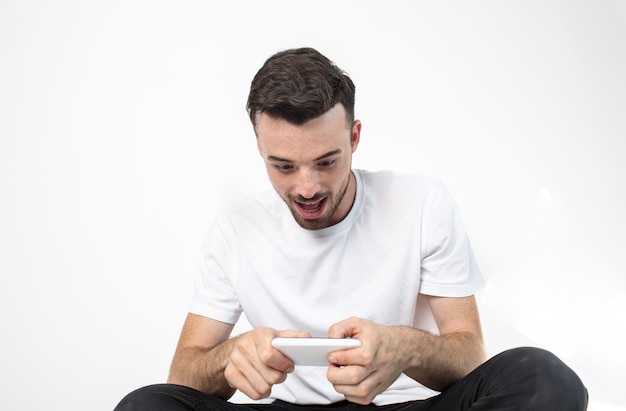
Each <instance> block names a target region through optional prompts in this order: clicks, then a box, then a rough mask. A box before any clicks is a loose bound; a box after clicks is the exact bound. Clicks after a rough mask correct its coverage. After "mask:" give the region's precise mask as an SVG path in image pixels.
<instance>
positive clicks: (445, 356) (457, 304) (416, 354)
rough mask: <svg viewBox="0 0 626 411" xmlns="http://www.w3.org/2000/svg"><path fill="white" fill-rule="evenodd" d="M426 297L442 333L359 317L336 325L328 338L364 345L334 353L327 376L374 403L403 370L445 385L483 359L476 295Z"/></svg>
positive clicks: (357, 398) (352, 397)
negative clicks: (346, 339)
mask: <svg viewBox="0 0 626 411" xmlns="http://www.w3.org/2000/svg"><path fill="white" fill-rule="evenodd" d="M420 298H427V299H428V302H429V304H430V307H431V309H432V311H433V314H434V317H435V320H436V322H437V326H438V328H439V331H440V335H433V334H430V333H428V332H426V331H422V330H418V329H414V328H411V327H386V326H382V325H380V324H375V323H372V322H369V321H366V320H362V319H359V318H350V319H348V320H345V321H342V322H339V323H337V324H335V325H333V326H332V327H331V328H330V330H329V336H330V337H338V338H341V337H353V338H358V339H360V340H361V342H362V346H361V348H358V349H353V350H347V351H338V352H335V353H332V354H331V355H330V358H329V360H330V362H331V363H332V364H333V365H331V366H330V367H329V369H328V373H327V376H328V379H329V380H330V381H331V382H332V383H333V385H334V386H335V389H336V390H337V391H338V392H340V393H343V394H344V395H345V396H346V399H348V400H349V401H352V402H356V403H360V404H368V403H370V402H371V401H372V400H373V399H374V397H375V396H376V395H378V394H379V393H381V392H383V391H384V390H386V389H387V388H388V387H389V386H390V385H391V384H392V383H393V382H394V381H395V380H396V379H397V378H398V377H399V376H400V374H401V373H405V374H406V375H408V376H409V377H411V378H413V379H415V380H416V381H418V382H420V383H422V384H424V385H426V386H428V387H431V388H433V389H436V390H443V389H445V388H447V387H448V386H450V385H451V384H453V383H454V382H456V381H458V380H459V379H461V378H462V377H464V376H465V375H467V374H468V373H469V372H470V371H472V370H473V369H474V368H476V367H477V366H478V365H479V364H481V363H482V362H483V361H484V360H485V358H486V356H485V352H484V348H483V339H482V331H481V327H480V320H479V316H478V310H477V307H476V301H475V299H474V297H473V296H471V297H464V298H443V297H431V296H425V295H421V296H420Z"/></svg>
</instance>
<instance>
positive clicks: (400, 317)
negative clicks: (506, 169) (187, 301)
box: [116, 48, 587, 411]
mask: <svg viewBox="0 0 626 411" xmlns="http://www.w3.org/2000/svg"><path fill="white" fill-rule="evenodd" d="M354 98H355V87H354V84H353V83H352V81H351V79H350V78H349V77H348V76H347V75H346V73H344V72H343V71H342V70H340V69H339V68H338V67H337V66H336V65H335V64H334V63H333V62H331V61H330V60H329V59H327V58H326V57H325V56H323V55H322V54H320V53H319V52H317V51H316V50H314V49H310V48H302V49H292V50H286V51H282V52H279V53H277V54H275V55H273V56H272V57H270V58H269V59H268V60H267V61H266V62H265V64H264V65H263V67H262V68H261V69H260V70H259V71H258V73H257V74H256V76H255V77H254V79H253V81H252V84H251V89H250V94H249V97H248V104H247V107H248V111H249V115H250V120H251V121H252V125H253V128H254V132H255V134H256V142H257V145H258V150H259V153H260V155H261V157H262V158H263V160H264V162H265V166H266V170H267V174H268V176H269V179H270V181H271V183H272V186H273V188H274V189H273V190H269V191H267V192H264V193H262V194H260V195H257V196H255V197H252V198H249V199H246V200H244V201H242V202H239V203H237V204H234V205H232V206H230V207H228V208H227V209H226V210H224V211H223V213H221V214H220V215H219V216H218V217H217V219H216V221H215V223H214V225H213V226H212V228H211V230H210V232H209V234H208V236H207V240H206V242H205V245H204V255H203V259H202V265H201V269H200V272H199V275H198V277H197V281H196V285H195V294H194V297H193V301H192V304H191V308H190V313H189V314H188V317H187V319H186V321H185V324H184V326H183V329H182V332H181V336H180V340H179V343H178V347H177V349H176V353H175V355H174V359H173V361H172V365H171V370H170V375H169V378H168V383H167V384H159V385H152V386H148V387H144V388H141V389H139V390H137V391H134V392H132V393H131V394H129V395H128V396H127V397H126V398H124V399H123V400H122V401H121V402H120V404H119V405H118V407H117V408H116V410H119V411H122V410H201V409H207V410H208V409H220V410H232V411H248V410H266V409H268V410H269V409H274V408H283V409H290V410H292V409H300V408H302V407H303V406H304V408H313V407H315V408H316V409H323V408H329V409H330V408H333V409H337V408H341V409H350V408H354V407H359V408H372V409H374V408H375V409H380V408H381V407H382V408H386V409H389V410H400V409H407V410H409V409H410V410H426V409H428V410H442V411H450V410H469V409H471V410H496V409H507V410H513V409H520V410H522V409H523V410H547V409H550V410H557V409H558V410H584V409H586V404H587V392H586V389H585V387H584V386H583V384H582V382H581V381H580V379H579V378H578V377H577V376H576V374H575V373H574V372H573V371H572V370H571V369H570V368H569V367H567V366H566V365H565V364H564V363H563V362H562V361H560V360H559V359H558V358H556V357H555V356H554V355H553V354H551V353H549V352H546V351H544V350H540V349H537V348H529V347H526V348H518V349H513V350H509V351H506V352H504V353H501V354H499V355H496V356H495V357H493V358H491V359H489V360H487V358H486V354H485V348H484V346H483V337H482V331H481V325H480V320H479V314H478V309H477V306H476V301H475V298H474V294H475V292H476V291H477V290H478V289H479V288H480V287H481V286H482V284H483V278H482V275H481V273H480V271H479V268H478V265H477V263H476V261H475V257H474V254H473V252H472V249H471V246H470V243H469V240H468V238H467V235H466V233H465V230H464V228H463V225H462V222H461V219H460V216H459V212H458V211H457V208H456V206H455V204H454V201H453V200H452V197H451V195H450V193H449V192H448V191H447V189H446V188H445V187H444V186H443V185H442V183H441V182H440V181H438V180H437V179H435V178H430V177H423V176H419V175H413V174H402V173H395V172H388V171H382V172H369V171H364V170H357V169H353V168H352V154H353V153H354V152H355V151H356V149H357V147H358V145H359V141H360V136H361V126H362V124H361V121H359V120H356V119H355V116H354ZM394 121H398V119H394ZM399 149H401V147H400V148H399ZM242 312H245V313H246V316H247V318H248V320H249V322H250V324H251V325H252V326H253V329H252V330H251V331H249V332H246V333H244V334H242V335H238V336H234V337H231V332H232V330H233V326H234V324H235V323H236V322H237V320H238V319H239V317H240V315H241V313H242ZM278 337H280V338H281V339H284V338H309V337H328V338H335V339H347V338H349V339H351V340H358V344H357V345H358V346H355V347H348V348H346V349H340V350H337V351H332V352H330V353H329V354H328V355H327V364H326V365H323V366H319V365H318V366H311V365H299V364H298V363H297V359H296V362H295V363H294V358H290V356H289V355H287V354H286V351H287V350H286V349H284V351H285V352H283V351H281V348H280V346H277V344H276V343H274V344H273V341H274V340H275V339H276V338H278ZM283 341H284V340H283ZM287 341H288V340H287ZM292 357H293V355H292ZM236 390H240V391H241V392H243V393H244V394H246V395H247V396H248V397H250V398H251V399H253V400H262V401H259V402H255V403H253V404H233V403H230V402H228V399H229V398H230V397H231V396H232V395H233V394H234V392H235V391H236Z"/></svg>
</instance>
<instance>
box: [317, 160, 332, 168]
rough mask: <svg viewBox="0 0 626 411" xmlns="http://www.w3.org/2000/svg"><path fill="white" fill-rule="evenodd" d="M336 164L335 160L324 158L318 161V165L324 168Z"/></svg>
mask: <svg viewBox="0 0 626 411" xmlns="http://www.w3.org/2000/svg"><path fill="white" fill-rule="evenodd" d="M334 164H335V160H323V161H320V162H319V163H317V165H318V166H319V167H322V168H327V167H331V166H332V165H334Z"/></svg>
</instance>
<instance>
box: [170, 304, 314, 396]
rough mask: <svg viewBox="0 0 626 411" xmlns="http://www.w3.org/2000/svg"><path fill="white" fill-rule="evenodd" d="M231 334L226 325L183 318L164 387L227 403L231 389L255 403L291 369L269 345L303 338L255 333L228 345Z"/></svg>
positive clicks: (266, 330)
mask: <svg viewBox="0 0 626 411" xmlns="http://www.w3.org/2000/svg"><path fill="white" fill-rule="evenodd" d="M232 329H233V325H232V324H226V323H222V322H220V321H216V320H213V319H210V318H206V317H202V316H199V315H195V314H189V315H188V316H187V319H186V321H185V324H184V326H183V330H182V332H181V336H180V339H179V342H178V346H177V347H176V353H175V354H174V359H173V360H172V365H171V367H170V374H169V377H168V380H167V381H168V383H171V384H179V385H184V386H187V387H191V388H195V389H197V390H199V391H203V392H206V393H207V394H211V395H215V396H218V397H221V398H224V399H228V398H230V397H231V396H232V395H233V394H234V393H235V390H237V389H239V390H240V391H242V392H243V393H244V394H246V395H247V396H248V397H250V398H252V399H255V400H256V399H261V398H264V397H267V396H268V395H269V394H270V392H271V387H272V385H274V384H278V383H281V382H283V381H284V380H285V379H286V378H287V374H288V373H290V372H291V371H293V368H294V365H293V362H292V361H291V360H289V359H288V358H287V357H285V356H284V355H282V354H281V353H280V351H278V350H276V349H275V348H273V347H272V346H271V341H272V339H274V338H275V337H306V336H309V334H308V333H302V332H296V331H291V330H287V331H277V330H273V329H270V328H256V329H254V330H252V331H249V332H247V333H245V334H242V335H240V336H237V337H234V338H230V339H229V338H228V337H229V335H230V333H231V331H232Z"/></svg>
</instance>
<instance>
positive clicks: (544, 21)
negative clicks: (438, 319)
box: [0, 0, 626, 411]
mask: <svg viewBox="0 0 626 411" xmlns="http://www.w3.org/2000/svg"><path fill="white" fill-rule="evenodd" d="M383 4H384V5H383ZM305 45H306V46H313V47H316V48H318V49H319V50H320V51H322V52H323V53H324V54H326V55H327V56H328V57H329V58H331V59H332V60H334V61H336V62H337V64H338V65H339V66H340V67H341V68H343V69H344V70H346V71H347V72H348V73H349V75H350V76H351V77H352V78H353V80H354V82H355V83H356V85H357V107H356V109H357V117H358V118H360V119H361V120H362V121H363V134H362V140H361V145H360V147H359V150H358V151H357V152H356V154H355V157H354V165H355V167H358V168H368V169H389V168H390V169H399V170H412V171H418V172H421V173H425V174H431V175H437V176H439V177H441V178H442V179H443V180H444V182H445V183H446V184H447V185H448V187H449V188H450V189H451V191H452V192H453V194H454V195H455V198H456V200H457V202H458V204H459V207H460V209H461V212H462V214H463V217H464V220H465V223H466V226H467V229H468V231H469V233H470V236H471V238H472V241H473V245H474V248H475V251H476V253H477V255H478V258H479V262H480V264H481V267H482V269H483V271H484V273H485V276H486V278H487V280H488V283H489V284H488V286H487V287H486V288H485V289H484V290H483V291H482V292H481V294H480V295H479V297H480V304H481V307H482V312H483V322H484V328H485V335H486V339H487V342H488V344H489V350H490V353H492V354H493V353H496V352H498V351H500V350H502V349H504V348H508V347H512V346H516V345H520V344H532V345H536V346H541V347H545V348H548V349H550V350H552V351H553V352H555V353H556V354H557V355H559V356H560V357H561V358H563V359H564V360H565V361H566V362H567V363H568V364H570V365H571V366H572V367H573V368H574V369H575V370H576V371H577V372H578V373H579V375H580V376H581V377H582V378H583V380H584V382H585V383H586V385H587V386H588V388H589V391H590V394H591V399H592V405H591V406H590V409H591V410H592V411H593V410H613V409H618V408H619V407H626V392H625V391H624V389H623V388H624V386H625V385H626V384H625V378H624V371H625V370H626V355H625V354H624V351H623V347H624V346H625V345H626V339H625V337H624V332H623V330H622V328H623V325H624V314H625V313H626V304H625V302H624V292H625V291H626V280H625V278H624V274H626V240H625V237H624V232H625V230H626V219H625V218H624V210H626V184H625V181H624V180H625V177H626V163H625V161H624V160H625V157H626V142H625V140H626V2H623V1H620V0H615V1H605V0H593V1H592V0H589V1H580V0H579V1H543V0H524V1H515V2H513V1H495V0H494V1H484V0H481V1H472V2H460V1H459V2H456V1H448V0H446V1H437V2H435V1H433V2H415V1H386V2H374V1H335V0H332V1H319V0H318V1H315V2H296V1H293V2H288V1H278V0H275V1H252V0H250V1H223V2H210V1H179V2H175V1H77V0H76V1H71V0H65V1H37V0H32V1H28V0H19V1H18V0H8V1H7V0H2V1H0V325H1V326H2V329H1V333H2V334H1V335H2V338H1V339H0V370H1V372H0V408H2V409H6V410H33V409H53V410H56V409H63V410H84V409H90V410H110V409H112V408H113V407H114V406H115V405H116V404H117V402H118V401H119V400H120V399H121V398H122V396H124V395H125V394H126V393H128V392H129V391H131V390H133V389H134V388H138V387H139V386H143V385H147V384H150V383H155V382H162V381H164V379H165V378H166V375H167V371H168V367H169V362H170V359H171V356H172V354H173V351H174V348H175V344H176V341H177V338H178V334H179V331H180V327H181V325H182V322H183V319H184V317H185V315H186V310H187V307H188V303H189V300H190V296H191V288H192V281H193V275H194V273H195V270H196V267H197V264H198V262H199V257H200V246H201V242H202V239H203V237H204V235H205V233H206V230H207V227H208V225H209V224H210V222H211V221H212V219H213V217H214V216H215V214H216V212H217V211H218V210H220V209H221V208H222V207H223V206H224V205H225V204H227V203H230V202H232V201H235V200H237V199H240V198H242V197H244V196H246V195H248V194H252V193H255V192H257V191H260V190H262V189H264V188H266V187H268V182H267V178H266V176H265V172H264V168H263V165H262V163H261V160H260V158H259V157H258V154H257V152H256V145H255V139H254V135H253V132H252V128H251V126H250V124H249V122H248V118H247V115H246V112H245V101H246V97H247V91H248V87H249V84H250V80H251V79H252V77H253V76H254V74H255V73H256V71H257V70H258V68H259V67H260V66H261V65H262V63H263V62H264V60H265V59H266V58H267V57H269V56H270V55H271V54H273V53H274V52H276V51H279V50H282V49H285V48H289V47H299V46H305ZM241 327H244V328H241ZM239 329H245V325H244V326H240V328H239ZM620 409H621V408H620Z"/></svg>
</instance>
